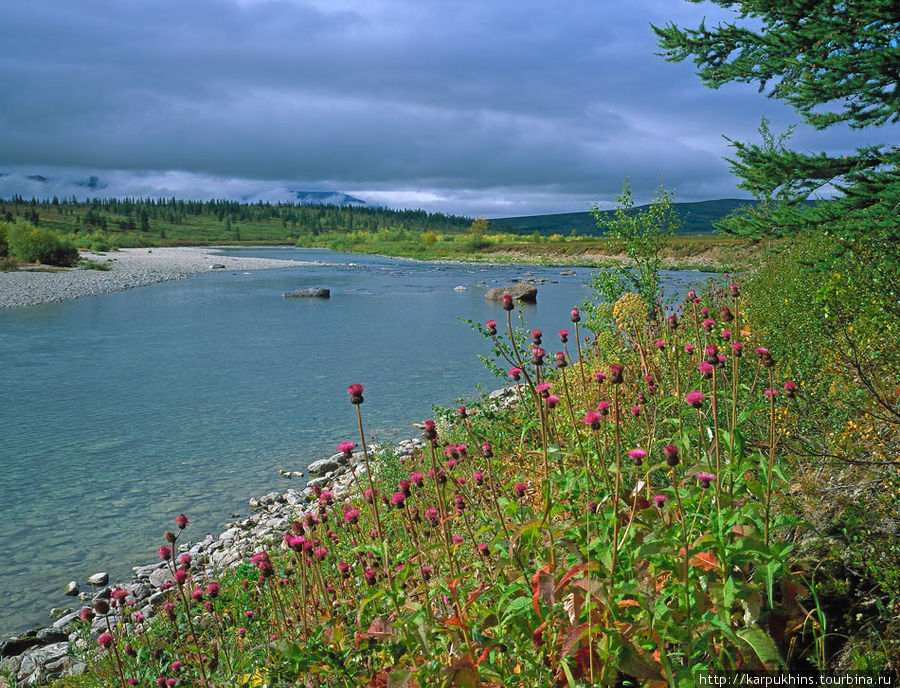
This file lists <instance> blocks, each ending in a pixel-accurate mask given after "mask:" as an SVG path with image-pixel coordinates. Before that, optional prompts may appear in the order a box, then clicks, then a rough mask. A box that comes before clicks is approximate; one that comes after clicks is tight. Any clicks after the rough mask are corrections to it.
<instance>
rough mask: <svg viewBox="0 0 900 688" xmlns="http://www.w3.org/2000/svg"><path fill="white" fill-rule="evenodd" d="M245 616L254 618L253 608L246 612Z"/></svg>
mask: <svg viewBox="0 0 900 688" xmlns="http://www.w3.org/2000/svg"><path fill="white" fill-rule="evenodd" d="M244 618H245V619H252V618H253V610H252V609H251V610H248V611H246V612H244Z"/></svg>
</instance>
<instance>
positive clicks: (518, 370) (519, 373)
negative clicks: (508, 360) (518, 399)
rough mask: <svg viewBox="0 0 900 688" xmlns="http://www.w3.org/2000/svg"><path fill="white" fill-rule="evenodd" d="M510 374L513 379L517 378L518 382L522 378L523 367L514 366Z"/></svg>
mask: <svg viewBox="0 0 900 688" xmlns="http://www.w3.org/2000/svg"><path fill="white" fill-rule="evenodd" d="M509 376H510V377H511V378H512V379H513V380H515V381H516V382H518V381H519V380H521V379H522V369H521V368H516V367H515V366H513V367H512V368H510V369H509Z"/></svg>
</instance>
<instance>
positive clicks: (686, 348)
mask: <svg viewBox="0 0 900 688" xmlns="http://www.w3.org/2000/svg"><path fill="white" fill-rule="evenodd" d="M696 350H697V347H696V346H694V345H693V344H685V345H684V353H686V354H688V355H691V354H692V353H694V352H695V351H696Z"/></svg>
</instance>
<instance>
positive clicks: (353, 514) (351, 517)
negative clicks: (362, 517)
mask: <svg viewBox="0 0 900 688" xmlns="http://www.w3.org/2000/svg"><path fill="white" fill-rule="evenodd" d="M344 523H346V524H347V525H350V526H355V525H356V524H357V523H359V509H356V508H354V507H350V508H349V509H344Z"/></svg>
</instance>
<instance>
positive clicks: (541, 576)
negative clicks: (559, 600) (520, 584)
mask: <svg viewBox="0 0 900 688" xmlns="http://www.w3.org/2000/svg"><path fill="white" fill-rule="evenodd" d="M553 583H554V581H553V574H551V573H550V564H547V565H546V566H545V567H544V568H542V569H538V571H536V572H535V574H534V575H533V576H532V577H531V606H532V608H533V609H534V613H535V614H537V615H538V618H539V619H541V620H543V618H544V617H543V616H542V615H541V607H540V604H538V598H539V597H541V598H543V600H544V602H546V603H547V605H548V606H550V607H553V603H554V602H555V601H556V597H555V595H554V593H553Z"/></svg>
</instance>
